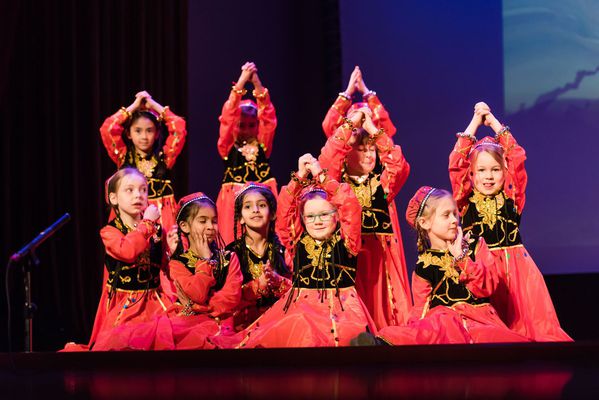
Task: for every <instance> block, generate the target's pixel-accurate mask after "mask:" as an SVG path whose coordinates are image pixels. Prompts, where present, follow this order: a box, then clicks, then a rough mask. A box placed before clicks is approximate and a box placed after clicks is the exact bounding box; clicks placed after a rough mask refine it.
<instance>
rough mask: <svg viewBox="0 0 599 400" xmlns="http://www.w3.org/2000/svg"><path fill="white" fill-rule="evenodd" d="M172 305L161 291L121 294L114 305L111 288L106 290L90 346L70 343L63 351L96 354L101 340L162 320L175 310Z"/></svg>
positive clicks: (117, 295)
mask: <svg viewBox="0 0 599 400" xmlns="http://www.w3.org/2000/svg"><path fill="white" fill-rule="evenodd" d="M171 304H172V303H171V301H170V299H169V298H168V297H166V296H165V295H164V294H163V293H162V291H161V290H147V291H138V292H126V291H117V292H116V293H115V294H114V296H113V297H112V299H110V301H109V300H108V287H106V286H105V287H104V290H103V291H102V297H101V298H100V304H99V305H98V311H97V312H96V319H95V321H94V327H93V330H92V334H91V338H90V340H89V344H88V345H81V344H75V343H67V345H66V346H65V348H64V349H63V351H88V350H90V349H93V350H96V348H95V345H96V342H97V340H98V338H99V337H100V336H101V335H103V334H106V333H107V332H108V333H110V332H112V331H113V330H114V329H115V328H116V327H118V326H120V325H123V324H127V323H133V322H135V323H139V322H146V321H150V320H152V319H154V317H156V316H160V315H162V314H164V313H165V312H166V310H167V309H168V308H169V307H170V306H171Z"/></svg>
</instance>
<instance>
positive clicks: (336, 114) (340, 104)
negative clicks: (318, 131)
mask: <svg viewBox="0 0 599 400" xmlns="http://www.w3.org/2000/svg"><path fill="white" fill-rule="evenodd" d="M350 106H351V100H348V99H346V98H345V97H343V96H338V97H337V98H336V99H335V102H334V103H333V105H332V106H331V108H329V111H327V115H325V117H324V120H323V121H322V130H323V131H324V134H325V135H326V137H331V136H332V135H333V133H335V130H337V128H338V127H339V126H341V124H343V117H345V114H346V113H347V110H349V107H350Z"/></svg>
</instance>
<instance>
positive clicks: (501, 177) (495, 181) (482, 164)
mask: <svg viewBox="0 0 599 400" xmlns="http://www.w3.org/2000/svg"><path fill="white" fill-rule="evenodd" d="M472 177H473V181H474V188H475V189H476V190H478V191H479V192H480V193H482V194H484V195H486V196H490V195H494V194H496V193H497V192H499V191H500V190H501V189H502V188H503V183H504V181H505V172H504V169H503V166H502V165H501V164H499V163H498V162H497V161H496V160H495V159H494V158H493V156H492V155H491V154H489V153H487V152H486V151H481V152H480V153H478V154H477V156H476V161H475V162H474V164H473V165H472Z"/></svg>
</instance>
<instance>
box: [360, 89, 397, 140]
mask: <svg viewBox="0 0 599 400" xmlns="http://www.w3.org/2000/svg"><path fill="white" fill-rule="evenodd" d="M367 102H368V108H370V109H371V110H372V122H373V123H374V125H375V126H376V127H377V128H379V129H380V128H383V129H385V132H386V133H387V135H388V136H389V137H393V135H395V132H397V129H396V128H395V125H393V122H391V118H389V113H388V112H387V110H386V109H385V107H384V106H383V103H381V101H380V100H379V98H378V96H376V95H374V94H373V95H370V96H368V100H367Z"/></svg>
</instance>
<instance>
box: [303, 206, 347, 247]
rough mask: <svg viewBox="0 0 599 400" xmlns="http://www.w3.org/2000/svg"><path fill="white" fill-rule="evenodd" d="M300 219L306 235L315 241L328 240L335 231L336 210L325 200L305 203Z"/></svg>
mask: <svg viewBox="0 0 599 400" xmlns="http://www.w3.org/2000/svg"><path fill="white" fill-rule="evenodd" d="M302 218H303V221H304V225H305V226H306V231H307V232H308V235H310V236H312V238H314V239H316V240H325V239H328V238H330V237H331V236H332V235H333V232H335V230H336V229H337V220H338V219H337V210H336V209H335V207H333V205H332V204H331V203H329V202H328V201H327V200H325V199H321V198H315V199H310V200H308V201H306V203H305V205H304V213H303V216H302Z"/></svg>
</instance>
